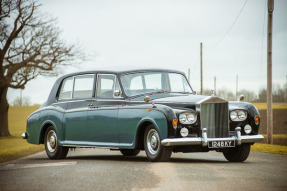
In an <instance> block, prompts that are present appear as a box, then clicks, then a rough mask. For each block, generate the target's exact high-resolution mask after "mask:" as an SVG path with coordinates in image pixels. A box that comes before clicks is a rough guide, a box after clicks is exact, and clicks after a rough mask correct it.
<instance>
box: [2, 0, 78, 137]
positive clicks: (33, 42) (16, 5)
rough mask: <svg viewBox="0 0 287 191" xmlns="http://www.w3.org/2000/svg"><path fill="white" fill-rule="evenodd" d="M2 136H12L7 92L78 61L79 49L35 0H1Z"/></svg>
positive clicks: (57, 71) (56, 72) (55, 72)
mask: <svg viewBox="0 0 287 191" xmlns="http://www.w3.org/2000/svg"><path fill="white" fill-rule="evenodd" d="M0 3H1V7H0V31H1V32H0V137H1V136H9V135H10V133H9V130H8V109H9V104H8V102H7V90H8V88H16V89H17V88H18V89H19V88H20V89H24V88H25V85H26V84H27V82H28V81H30V80H32V79H34V78H36V77H37V76H38V75H56V74H58V73H59V69H60V67H61V66H63V65H65V64H64V62H65V63H70V62H69V61H72V60H75V58H76V56H77V55H76V52H77V51H76V50H75V46H73V45H67V44H66V43H65V42H63V41H62V40H61V39H60V37H59V33H60V32H59V29H58V28H56V27H54V24H55V20H54V19H50V18H49V19H46V18H43V17H42V16H41V14H40V13H39V11H38V10H39V7H40V4H39V3H38V2H37V1H33V0H0Z"/></svg>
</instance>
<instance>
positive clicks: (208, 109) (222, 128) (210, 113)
mask: <svg viewBox="0 0 287 191" xmlns="http://www.w3.org/2000/svg"><path fill="white" fill-rule="evenodd" d="M200 122H201V129H203V128H206V129H207V137H208V138H219V137H229V123H228V103H208V104H200Z"/></svg>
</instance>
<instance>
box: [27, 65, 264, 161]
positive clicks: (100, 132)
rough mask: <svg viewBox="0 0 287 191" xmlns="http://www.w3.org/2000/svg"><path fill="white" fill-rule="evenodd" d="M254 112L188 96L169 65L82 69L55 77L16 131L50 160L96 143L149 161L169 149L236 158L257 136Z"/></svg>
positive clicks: (162, 157)
mask: <svg viewBox="0 0 287 191" xmlns="http://www.w3.org/2000/svg"><path fill="white" fill-rule="evenodd" d="M259 124H260V118H259V112H258V110H257V109H256V108H255V107H254V106H253V105H252V104H250V103H246V102H242V101H231V102H228V101H226V100H223V99H221V98H219V97H216V96H214V95H211V96H202V95H195V94H194V91H193V90H192V88H191V86H190V84H189V83H188V80H187V79H186V76H185V75H184V74H183V73H182V72H178V71H172V70H131V71H116V72H115V71H88V72H78V73H73V74H68V75H65V76H62V77H60V78H59V79H58V80H57V81H56V82H55V84H54V86H53V88H52V90H51V93H50V95H49V97H48V99H47V101H46V102H45V103H44V104H43V105H42V106H41V107H40V109H38V110H37V111H35V112H34V113H32V114H31V115H30V116H29V118H28V120H27V130H26V131H27V132H25V133H23V134H22V137H23V138H25V139H27V141H28V142H29V143H31V144H44V145H45V150H46V153H47V155H48V157H49V158H51V159H62V158H65V157H66V155H67V153H68V151H69V148H75V147H102V148H110V149H112V150H115V149H117V150H119V151H120V152H121V153H122V154H123V155H124V156H136V155H137V154H138V153H139V152H140V150H145V152H146V155H147V157H148V159H149V160H150V161H168V160H169V159H170V156H171V154H172V152H208V151H217V152H222V153H223V155H224V157H225V158H226V159H227V160H228V161H231V162H243V161H245V160H246V159H247V157H248V155H249V152H250V145H252V144H254V143H255V142H260V141H262V140H263V136H262V135H258V130H259Z"/></svg>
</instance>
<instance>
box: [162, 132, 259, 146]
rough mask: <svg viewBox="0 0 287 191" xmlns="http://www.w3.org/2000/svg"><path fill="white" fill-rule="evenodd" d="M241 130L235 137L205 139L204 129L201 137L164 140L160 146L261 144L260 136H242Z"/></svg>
mask: <svg viewBox="0 0 287 191" xmlns="http://www.w3.org/2000/svg"><path fill="white" fill-rule="evenodd" d="M240 130H241V128H240V127H239V128H237V129H236V136H233V137H226V138H207V134H206V129H203V130H202V137H192V138H191V137H186V138H172V139H164V140H162V141H161V144H162V145H163V146H166V147H170V146H188V145H202V146H204V147H206V146H207V145H208V142H210V141H235V144H236V145H241V144H242V143H256V142H262V141H263V139H264V137H263V136H262V135H242V136H241V132H240Z"/></svg>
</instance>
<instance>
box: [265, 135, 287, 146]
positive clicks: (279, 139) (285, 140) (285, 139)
mask: <svg viewBox="0 0 287 191" xmlns="http://www.w3.org/2000/svg"><path fill="white" fill-rule="evenodd" d="M263 136H264V140H263V143H266V144H267V135H266V134H263ZM273 144H274V145H283V146H287V134H273Z"/></svg>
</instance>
